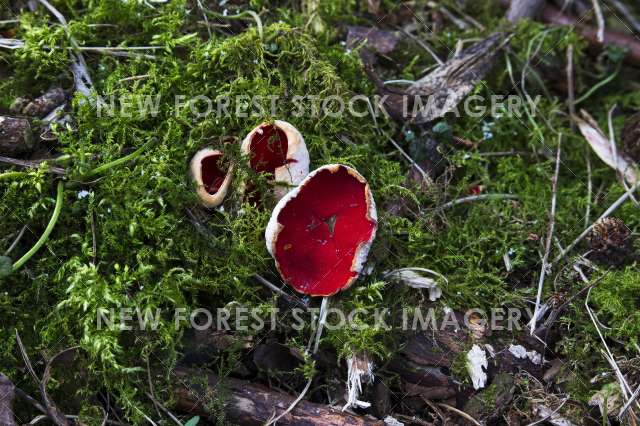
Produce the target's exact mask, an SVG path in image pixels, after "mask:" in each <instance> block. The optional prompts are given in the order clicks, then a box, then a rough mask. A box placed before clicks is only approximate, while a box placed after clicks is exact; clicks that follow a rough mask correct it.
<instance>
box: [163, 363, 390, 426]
mask: <svg viewBox="0 0 640 426" xmlns="http://www.w3.org/2000/svg"><path fill="white" fill-rule="evenodd" d="M174 373H175V375H176V376H177V377H178V378H179V379H181V380H178V383H181V382H182V380H184V381H186V382H188V383H190V386H189V387H192V388H193V389H195V390H197V391H198V393H199V394H201V395H204V394H208V395H212V396H215V395H217V394H220V393H223V394H224V395H225V406H224V407H225V414H226V419H227V421H229V422H233V423H237V424H242V425H247V426H253V425H255V426H258V425H260V426H261V425H263V424H264V423H265V422H267V421H268V420H269V419H270V418H271V417H272V415H273V412H274V411H276V412H282V411H283V410H285V409H286V407H288V406H290V405H291V403H292V402H293V401H294V400H295V398H294V397H293V396H290V395H287V394H284V393H280V392H275V391H273V390H272V389H269V388H267V387H265V386H262V385H259V384H255V383H250V382H247V381H243V380H238V379H234V378H230V377H227V378H224V379H220V378H218V377H217V376H216V375H214V374H212V373H207V374H206V375H205V377H206V382H207V384H206V388H204V389H203V388H201V387H200V386H199V384H198V382H193V381H192V380H191V378H193V377H202V376H203V372H202V371H201V370H192V369H185V368H177V369H176V370H175V371H174ZM191 384H193V386H191ZM175 397H176V407H177V409H179V410H181V411H184V412H188V413H190V414H193V415H201V416H209V415H211V414H213V413H212V412H211V411H210V408H208V406H207V404H206V400H204V399H203V398H200V397H199V395H197V394H194V393H193V391H192V390H190V389H189V388H187V387H186V386H181V387H179V388H178V389H176V392H175ZM249 401H250V403H247V402H249ZM278 424H279V425H290V426H303V425H305V426H312V425H316V426H330V425H351V426H384V422H383V421H381V420H378V419H374V418H372V417H369V416H358V415H355V414H351V413H349V412H342V411H340V410H339V409H336V408H333V407H329V406H326V405H321V404H316V403H313V402H309V401H304V400H303V401H300V402H299V403H298V404H297V405H296V406H295V407H294V408H293V410H291V412H290V413H289V414H288V415H287V416H286V417H284V418H282V419H280V421H279V422H278Z"/></svg>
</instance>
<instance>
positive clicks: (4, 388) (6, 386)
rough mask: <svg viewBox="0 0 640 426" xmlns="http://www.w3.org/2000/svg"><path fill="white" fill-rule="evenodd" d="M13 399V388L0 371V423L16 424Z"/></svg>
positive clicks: (5, 425) (6, 425) (12, 425)
mask: <svg viewBox="0 0 640 426" xmlns="http://www.w3.org/2000/svg"><path fill="white" fill-rule="evenodd" d="M14 399H15V388H14V386H13V383H11V380H9V378H8V377H7V376H5V375H4V374H2V373H0V425H2V426H16V425H17V423H16V421H15V419H14V417H13V400H14Z"/></svg>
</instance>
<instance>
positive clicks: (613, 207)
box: [551, 182, 640, 264]
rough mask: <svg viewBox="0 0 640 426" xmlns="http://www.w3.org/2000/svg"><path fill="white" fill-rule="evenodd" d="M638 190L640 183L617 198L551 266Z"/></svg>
mask: <svg viewBox="0 0 640 426" xmlns="http://www.w3.org/2000/svg"><path fill="white" fill-rule="evenodd" d="M638 188H640V182H637V183H636V184H635V185H633V186H632V187H631V188H630V189H629V190H628V191H627V192H625V193H624V194H622V195H621V196H620V198H618V199H617V200H616V201H615V202H614V203H613V204H612V205H611V206H610V207H609V208H608V209H607V210H606V211H605V212H604V213H602V215H600V217H599V218H598V220H596V221H595V222H594V223H592V224H591V225H589V226H588V227H587V228H586V229H585V230H584V231H582V233H581V234H580V235H578V237H577V238H576V239H575V240H573V242H572V243H571V244H569V245H568V246H567V247H565V249H564V250H562V251H561V252H560V254H558V256H556V258H555V259H553V262H551V264H554V263H556V262H558V261H560V259H562V258H563V257H565V256H566V255H567V253H569V252H570V251H571V250H573V248H574V247H575V246H576V245H577V244H578V243H579V242H580V241H582V240H583V239H584V238H585V237H586V236H587V235H588V234H589V232H591V229H593V227H594V226H595V224H596V223H597V222H598V221H599V220H601V219H604V218H605V217H608V216H609V215H610V214H611V213H613V212H614V211H616V210H617V209H618V207H620V206H621V205H622V204H623V203H624V202H625V201H627V199H628V198H629V197H631V195H632V194H633V193H634V192H636V190H637V189H638Z"/></svg>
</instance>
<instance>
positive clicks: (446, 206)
mask: <svg viewBox="0 0 640 426" xmlns="http://www.w3.org/2000/svg"><path fill="white" fill-rule="evenodd" d="M517 199H518V196H517V195H513V194H480V195H470V196H468V197H462V198H458V199H455V200H452V201H449V202H448V203H444V204H443V205H441V206H440V207H438V208H437V209H436V210H435V212H436V213H439V212H441V211H443V210H447V209H450V208H451V207H454V206H457V205H458V204H466V203H471V202H474V201H480V200H517Z"/></svg>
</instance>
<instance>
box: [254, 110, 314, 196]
mask: <svg viewBox="0 0 640 426" xmlns="http://www.w3.org/2000/svg"><path fill="white" fill-rule="evenodd" d="M241 151H242V153H243V154H244V155H247V156H248V157H249V166H250V167H251V168H252V169H253V170H254V171H256V172H258V173H266V174H268V175H269V176H272V177H273V181H274V182H275V183H276V187H275V189H274V192H275V195H276V197H277V198H278V199H280V198H282V197H283V196H284V194H286V193H287V192H289V190H290V189H291V186H296V185H298V184H299V183H300V182H301V181H302V179H304V178H305V177H306V176H307V174H309V152H308V151H307V146H306V145H305V143H304V138H303V137H302V134H300V132H299V131H298V129H296V128H295V127H293V126H292V125H291V124H290V123H287V122H286V121H281V120H275V121H274V122H273V123H262V124H260V125H259V126H258V127H256V128H255V129H253V130H252V131H251V132H249V134H248V135H247V136H246V137H245V138H244V140H243V141H242V146H241ZM278 183H279V185H278Z"/></svg>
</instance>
